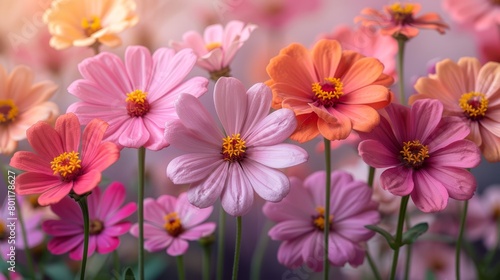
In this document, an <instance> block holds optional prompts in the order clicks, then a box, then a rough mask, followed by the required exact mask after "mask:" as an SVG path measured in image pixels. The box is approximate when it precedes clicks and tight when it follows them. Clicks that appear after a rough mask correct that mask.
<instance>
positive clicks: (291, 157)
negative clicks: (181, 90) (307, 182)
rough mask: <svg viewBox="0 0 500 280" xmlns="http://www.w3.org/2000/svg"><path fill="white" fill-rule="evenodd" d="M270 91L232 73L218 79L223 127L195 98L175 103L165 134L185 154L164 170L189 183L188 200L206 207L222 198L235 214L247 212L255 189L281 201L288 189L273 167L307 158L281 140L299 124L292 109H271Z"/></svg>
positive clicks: (217, 99)
mask: <svg viewBox="0 0 500 280" xmlns="http://www.w3.org/2000/svg"><path fill="white" fill-rule="evenodd" d="M271 99H272V94H271V90H270V89H269V88H268V87H267V86H266V85H264V84H255V85H254V86H252V87H251V88H250V89H249V90H248V91H246V90H245V88H244V86H243V84H242V83H241V82H240V81H239V80H237V79H235V78H226V77H222V78H220V79H219V80H218V81H217V83H216V84H215V89H214V102H215V109H216V111H217V115H218V117H219V120H220V122H221V123H222V127H223V131H221V130H220V129H219V127H218V125H217V124H216V122H215V121H214V120H213V118H212V117H211V116H210V114H209V113H208V112H207V110H206V109H205V108H204V107H203V106H202V104H201V102H200V101H198V100H197V99H196V98H194V97H193V96H191V95H187V94H183V95H181V97H180V98H179V99H178V100H177V102H176V109H177V114H178V115H179V120H176V121H173V122H170V123H167V125H166V129H165V138H166V140H167V141H168V142H169V143H171V144H172V146H174V147H176V148H179V149H181V150H184V151H186V152H187V154H185V155H182V156H179V157H177V158H175V159H173V160H172V161H171V162H170V163H169V164H168V166H167V175H168V177H169V178H170V179H171V180H172V181H173V182H174V183H175V184H191V185H190V188H189V191H188V198H189V202H191V203H192V204H194V205H195V206H197V207H200V208H205V207H208V206H210V205H213V204H214V203H215V201H216V200H217V198H219V197H220V198H221V203H222V207H223V208H224V210H225V211H226V212H227V213H229V214H230V215H233V216H242V215H244V214H246V213H247V212H248V211H249V210H250V208H251V206H252V204H253V199H254V190H255V192H257V194H258V195H259V196H260V197H262V198H263V199H265V200H268V201H280V200H281V199H283V197H285V196H286V194H287V193H288V191H289V181H288V177H287V176H286V175H285V174H283V173H282V172H281V171H278V170H276V168H286V167H290V166H294V165H297V164H299V163H302V162H305V161H306V160H307V158H308V155H307V152H306V151H305V150H304V149H302V148H300V147H298V146H295V145H292V144H285V143H282V142H283V141H284V140H286V139H287V138H288V137H289V136H290V134H291V133H292V132H293V131H294V130H295V127H296V126H297V123H296V122H295V117H294V114H293V112H292V111H291V110H288V109H283V110H277V111H274V112H273V113H271V114H269V115H268V113H269V108H270V104H271Z"/></svg>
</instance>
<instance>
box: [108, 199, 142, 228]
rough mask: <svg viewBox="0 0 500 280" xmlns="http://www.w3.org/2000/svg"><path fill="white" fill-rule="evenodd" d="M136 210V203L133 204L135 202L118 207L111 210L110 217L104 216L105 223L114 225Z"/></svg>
mask: <svg viewBox="0 0 500 280" xmlns="http://www.w3.org/2000/svg"><path fill="white" fill-rule="evenodd" d="M102 207H103V206H101V213H103V211H102ZM136 210H137V205H136V204H135V202H130V203H128V204H126V205H125V206H123V207H122V208H120V210H118V211H116V212H113V213H112V216H111V217H109V215H108V217H106V218H105V221H106V225H115V224H117V223H118V222H119V221H121V220H123V219H126V218H128V217H130V215H132V214H133V213H134V212H135V211H136Z"/></svg>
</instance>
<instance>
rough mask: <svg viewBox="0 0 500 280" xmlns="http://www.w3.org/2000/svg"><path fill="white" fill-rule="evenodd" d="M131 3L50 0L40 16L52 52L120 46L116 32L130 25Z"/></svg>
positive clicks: (133, 19)
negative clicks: (72, 48) (44, 24)
mask: <svg viewBox="0 0 500 280" xmlns="http://www.w3.org/2000/svg"><path fill="white" fill-rule="evenodd" d="M135 6H136V5H135V2H134V0H54V1H53V2H52V6H51V7H50V8H49V9H48V10H47V11H46V12H45V14H44V15H43V20H44V22H45V23H46V24H47V25H48V27H49V32H50V33H51V34H52V38H51V39H50V45H51V46H52V47H53V48H55V49H65V48H68V47H70V46H77V47H88V46H93V45H94V44H103V45H105V46H108V47H116V46H118V45H120V44H121V39H120V37H118V35H117V33H119V32H121V31H122V30H124V29H125V28H128V27H131V26H134V25H135V24H136V23H137V21H138V17H137V15H136V14H135V12H134V11H135Z"/></svg>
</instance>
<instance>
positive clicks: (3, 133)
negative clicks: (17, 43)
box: [0, 65, 59, 154]
mask: <svg viewBox="0 0 500 280" xmlns="http://www.w3.org/2000/svg"><path fill="white" fill-rule="evenodd" d="M56 90H57V85H56V84H54V83H53V82H51V81H43V82H38V83H33V71H31V69H30V68H28V67H26V66H17V67H15V68H14V70H12V72H11V73H10V74H7V72H6V71H5V69H4V68H3V66H1V65H0V154H11V153H13V152H14V150H15V149H16V148H17V142H18V141H20V140H23V139H25V138H26V130H27V129H28V128H29V127H30V126H32V125H33V124H35V123H36V122H37V121H51V120H52V119H54V118H55V116H56V115H57V114H58V113H59V109H58V108H57V105H56V104H55V103H54V102H50V101H47V100H48V99H49V98H51V97H52V96H53V95H54V93H55V92H56Z"/></svg>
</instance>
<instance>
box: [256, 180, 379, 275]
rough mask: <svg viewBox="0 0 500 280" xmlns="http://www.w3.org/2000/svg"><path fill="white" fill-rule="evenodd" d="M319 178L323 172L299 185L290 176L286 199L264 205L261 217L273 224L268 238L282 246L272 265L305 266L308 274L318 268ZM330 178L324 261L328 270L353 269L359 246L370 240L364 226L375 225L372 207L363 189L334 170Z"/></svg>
mask: <svg viewBox="0 0 500 280" xmlns="http://www.w3.org/2000/svg"><path fill="white" fill-rule="evenodd" d="M325 177H326V174H325V172H324V171H318V172H315V173H313V174H311V175H309V177H307V178H306V179H305V180H304V182H302V181H301V180H299V179H297V178H295V177H291V178H290V182H291V185H292V187H291V190H290V194H289V195H288V196H287V197H285V198H284V199H283V200H282V201H281V202H278V203H269V202H267V203H266V204H265V205H264V208H263V211H264V214H265V215H266V216H267V217H268V218H269V219H270V220H272V221H274V222H276V223H277V224H276V225H275V226H274V227H272V228H271V230H270V231H269V236H270V237H271V238H272V239H273V240H280V241H283V242H282V243H281V245H280V247H279V249H278V261H279V262H280V263H282V264H283V265H285V266H287V267H290V268H296V267H299V266H301V265H302V264H306V265H307V266H309V267H310V268H311V269H313V270H314V271H321V270H322V269H323V246H324V245H323V236H324V228H325V206H324V205H325V183H326V178H325ZM331 179H332V184H331V196H330V204H331V209H330V213H329V219H330V227H331V228H330V234H329V246H330V250H329V253H328V254H329V255H328V259H329V261H330V263H331V264H332V265H334V266H343V265H345V264H346V263H349V264H350V265H352V266H358V265H360V264H362V263H363V259H364V256H365V250H364V249H363V246H362V245H361V243H362V242H365V241H367V240H368V239H370V238H371V237H372V236H373V235H374V232H373V231H371V230H369V229H367V228H365V225H370V224H376V223H378V222H379V220H380V215H379V213H378V211H377V203H375V202H374V201H372V199H371V197H372V190H371V189H370V188H369V187H368V185H367V184H366V183H364V182H362V181H355V180H354V179H353V178H352V176H351V175H350V174H348V173H346V172H344V171H335V172H333V173H332V175H331Z"/></svg>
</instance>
